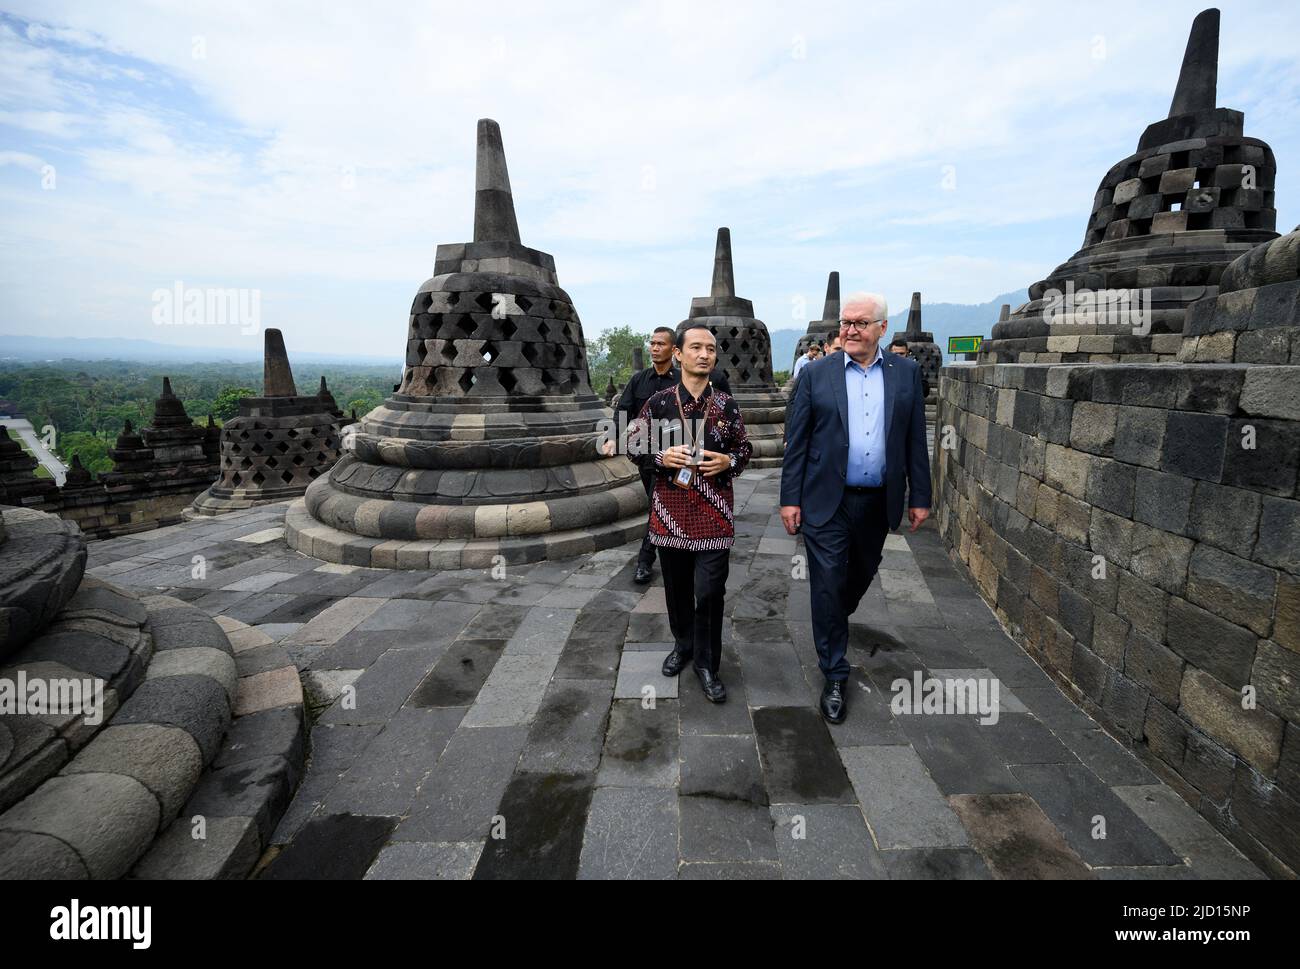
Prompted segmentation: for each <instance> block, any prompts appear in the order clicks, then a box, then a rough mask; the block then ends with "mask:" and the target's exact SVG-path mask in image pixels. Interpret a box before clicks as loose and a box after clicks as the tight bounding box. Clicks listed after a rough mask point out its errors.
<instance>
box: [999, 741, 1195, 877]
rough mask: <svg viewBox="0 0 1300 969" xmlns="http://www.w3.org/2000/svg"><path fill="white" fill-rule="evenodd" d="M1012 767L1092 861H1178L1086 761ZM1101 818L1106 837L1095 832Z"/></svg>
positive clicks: (1072, 844) (1073, 845) (1076, 847)
mask: <svg viewBox="0 0 1300 969" xmlns="http://www.w3.org/2000/svg"><path fill="white" fill-rule="evenodd" d="M1011 772H1012V773H1013V774H1015V776H1016V779H1017V780H1018V781H1019V782H1020V783H1021V785H1022V786H1023V790H1024V791H1025V792H1026V793H1027V794H1029V795H1030V796H1031V797H1033V799H1034V800H1035V801H1037V802H1038V806H1039V807H1041V808H1042V809H1043V813H1044V814H1046V815H1047V816H1048V817H1049V818H1051V820H1052V823H1053V824H1055V825H1056V826H1057V828H1059V829H1060V831H1061V833H1062V834H1064V835H1065V840H1066V841H1068V842H1069V844H1070V847H1071V848H1073V849H1074V850H1075V851H1077V852H1078V853H1079V856H1080V857H1081V858H1083V860H1084V861H1086V862H1087V863H1088V864H1089V865H1093V866H1097V865H1176V864H1178V862H1179V859H1178V858H1177V856H1175V855H1174V853H1173V852H1172V851H1170V850H1169V846H1168V845H1166V844H1165V843H1164V842H1163V841H1161V840H1160V838H1159V837H1158V836H1157V835H1156V833H1155V832H1154V831H1152V830H1151V829H1150V828H1149V827H1147V826H1146V824H1144V823H1143V822H1142V820H1141V819H1140V818H1139V817H1138V816H1137V815H1136V814H1134V813H1133V812H1132V811H1131V810H1130V809H1129V807H1128V805H1127V804H1125V803H1124V802H1123V801H1121V800H1120V799H1119V797H1117V796H1116V795H1115V793H1114V792H1112V791H1111V789H1110V788H1108V787H1107V786H1106V785H1105V784H1103V783H1102V782H1101V781H1100V780H1099V779H1098V778H1097V775H1096V774H1094V773H1093V772H1092V771H1090V770H1089V769H1088V768H1086V767H1084V766H1083V765H1082V764H1079V765H1068V764H1027V765H1023V766H1019V767H1012V768H1011ZM1098 818H1100V819H1102V820H1104V833H1105V837H1099V836H1094V833H1095V832H1100V830H1101V829H1100V827H1099V826H1098V824H1097V821H1096V819H1098Z"/></svg>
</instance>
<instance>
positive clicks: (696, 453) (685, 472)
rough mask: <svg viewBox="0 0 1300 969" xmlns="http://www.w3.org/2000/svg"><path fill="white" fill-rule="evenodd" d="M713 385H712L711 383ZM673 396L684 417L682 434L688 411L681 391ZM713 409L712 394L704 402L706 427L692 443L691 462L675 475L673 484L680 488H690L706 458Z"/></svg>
mask: <svg viewBox="0 0 1300 969" xmlns="http://www.w3.org/2000/svg"><path fill="white" fill-rule="evenodd" d="M710 386H712V385H710ZM673 398H674V399H675V400H676V401H677V413H678V414H680V415H681V417H682V434H683V435H685V433H686V411H685V409H683V407H682V395H681V393H680V392H677V393H674V394H673ZM712 411H713V398H712V397H711V396H710V397H709V399H708V401H706V402H705V404H704V429H703V430H702V431H701V432H700V435H699V437H697V438H696V439H695V441H694V442H693V443H692V445H691V458H690V462H691V463H690V464H689V465H687V466H686V467H684V468H678V469H677V473H676V474H674V475H673V484H675V485H676V486H677V487H679V488H689V487H690V486H691V483H692V482H693V481H694V480H695V470H696V469H697V468H698V467H699V466H700V463H701V462H702V461H703V459H704V444H703V441H704V438H705V437H707V436H708V433H709V417H710V415H711V414H712Z"/></svg>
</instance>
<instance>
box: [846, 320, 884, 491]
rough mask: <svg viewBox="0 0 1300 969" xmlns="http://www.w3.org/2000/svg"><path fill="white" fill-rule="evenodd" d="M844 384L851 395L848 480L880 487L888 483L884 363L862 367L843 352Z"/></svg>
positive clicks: (878, 353) (878, 357)
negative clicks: (886, 474)
mask: <svg viewBox="0 0 1300 969" xmlns="http://www.w3.org/2000/svg"><path fill="white" fill-rule="evenodd" d="M844 385H845V390H846V391H847V392H848V398H849V466H848V471H847V472H846V473H845V475H844V481H845V484H850V485H856V486H858V487H864V488H878V487H880V486H881V485H883V484H884V483H885V363H884V353H883V352H882V351H881V349H880V347H879V346H877V347H876V359H874V360H872V361H871V363H870V365H869V366H867V367H866V368H863V367H862V365H861V364H859V363H857V362H855V361H854V359H853V358H852V357H850V356H849V355H848V354H847V353H846V354H844Z"/></svg>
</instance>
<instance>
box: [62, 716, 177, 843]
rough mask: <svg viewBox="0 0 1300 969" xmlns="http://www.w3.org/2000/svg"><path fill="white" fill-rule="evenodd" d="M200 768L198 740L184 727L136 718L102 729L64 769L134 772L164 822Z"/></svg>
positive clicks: (67, 771) (71, 771)
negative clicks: (142, 721)
mask: <svg viewBox="0 0 1300 969" xmlns="http://www.w3.org/2000/svg"><path fill="white" fill-rule="evenodd" d="M202 769H203V760H202V756H201V754H200V752H199V745H198V744H197V743H196V742H195V741H194V738H193V737H191V736H190V735H189V734H188V733H187V732H186V731H184V730H182V729H181V728H179V727H167V726H161V725H158V724H146V723H140V724H120V725H116V724H115V725H111V726H109V727H107V728H106V729H104V730H102V731H101V732H100V733H99V734H98V735H97V736H96V737H95V739H94V740H92V741H91V742H90V743H89V744H87V745H86V746H85V747H84V748H83V749H82V750H81V751H80V752H79V753H78V754H77V756H76V757H74V758H73V759H72V761H71V763H69V764H68V765H67V766H66V767H64V768H63V771H62V773H63V774H88V773H97V772H105V773H113V774H124V775H126V776H127V777H133V778H135V779H136V780H137V781H139V782H140V783H141V784H143V785H144V786H145V787H146V788H148V789H149V791H150V793H152V794H153V795H154V796H155V797H156V798H158V802H159V804H160V805H161V807H162V816H161V821H162V823H164V824H165V823H167V822H168V821H170V820H171V819H172V818H174V817H176V814H177V812H178V811H180V809H181V806H182V805H184V803H185V799H186V798H187V797H189V794H190V791H192V790H193V789H194V785H195V783H197V782H198V779H199V772H200V771H201V770H202Z"/></svg>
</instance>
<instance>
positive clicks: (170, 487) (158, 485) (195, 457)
mask: <svg viewBox="0 0 1300 969" xmlns="http://www.w3.org/2000/svg"><path fill="white" fill-rule="evenodd" d="M217 433H218V428H216V427H214V425H213V424H212V418H211V416H209V418H208V424H207V427H199V425H196V424H195V423H194V421H192V420H190V416H188V415H187V414H186V412H185V405H183V403H182V402H181V399H179V398H178V397H177V395H175V394H174V393H173V392H172V381H170V380H169V378H168V377H164V378H162V394H161V397H159V398H157V401H155V403H153V418H152V419H151V420H149V424H148V427H146V428H143V429H142V431H136V429H135V428H134V427H133V425H131V423H130V421H126V427H123V428H122V433H121V434H118V437H117V442H116V445H114V446H113V447H110V449H109V450H108V454H109V457H110V458H112V459H113V470H112V471H108V472H105V473H103V475H100V476H99V477H98V479H95V477H92V476H91V475H90V472H87V471H86V468H83V467H82V466H81V462H78V460H73V464H72V467H70V468H69V472H68V480H66V481H65V483H64V486H62V488H61V489H60V492H59V496H57V503H55V505H49V506H47V507H44V509H43V510H45V511H57V512H59V515H60V516H61V518H65V519H68V520H69V522H75V523H77V524H78V525H79V527H81V529H82V532H85V533H86V535H87V537H92V538H110V537H116V536H120V535H127V533H131V532H140V531H147V529H151V528H159V527H162V525H169V524H175V523H177V522H181V520H182V519H183V512H185V510H186V509H187V507H188V505H190V502H191V501H192V499H194V496H195V494H198V493H199V492H201V490H203V489H204V488H207V486H208V485H211V484H212V481H213V479H216V476H217V449H216V446H214V445H216V434H217Z"/></svg>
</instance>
